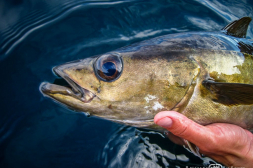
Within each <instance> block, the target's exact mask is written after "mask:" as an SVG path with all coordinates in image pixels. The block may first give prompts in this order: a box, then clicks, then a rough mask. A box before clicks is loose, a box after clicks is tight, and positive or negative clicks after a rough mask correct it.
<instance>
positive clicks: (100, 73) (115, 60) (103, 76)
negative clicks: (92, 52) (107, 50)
mask: <svg viewBox="0 0 253 168" xmlns="http://www.w3.org/2000/svg"><path fill="white" fill-rule="evenodd" d="M122 69H123V62H122V60H121V57H120V56H119V55H118V54H115V53H113V54H106V55H102V56H100V57H99V58H98V59H97V60H96V61H95V63H94V71H95V74H96V76H97V78H98V79H100V80H102V81H105V82H112V81H115V80H117V79H118V78H119V77H120V75H121V73H122Z"/></svg>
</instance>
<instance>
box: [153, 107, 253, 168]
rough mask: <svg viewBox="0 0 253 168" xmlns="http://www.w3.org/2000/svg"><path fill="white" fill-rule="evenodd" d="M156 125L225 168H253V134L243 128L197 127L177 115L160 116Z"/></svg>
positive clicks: (225, 125)
mask: <svg viewBox="0 0 253 168" xmlns="http://www.w3.org/2000/svg"><path fill="white" fill-rule="evenodd" d="M154 122H155V123H156V124H157V125H159V126H161V127H163V128H165V129H167V130H168V131H169V132H170V133H172V134H173V135H172V134H169V135H168V137H169V138H170V139H171V140H172V141H173V142H175V143H177V144H181V145H183V144H184V141H183V140H182V139H186V140H188V141H189V142H191V143H193V144H195V145H196V146H197V147H199V152H200V153H201V154H204V155H205V156H208V157H210V158H212V159H214V160H215V161H217V162H219V163H222V164H224V165H225V166H235V167H246V168H248V167H252V165H253V134H252V133H251V132H250V131H248V130H245V129H243V128H241V127H239V126H236V125H232V124H226V123H214V124H210V125H206V126H202V125H199V124H197V123H196V122H194V121H192V120H190V119H188V118H187V117H185V116H184V115H182V114H180V113H178V112H175V111H163V112H160V113H158V114H157V115H156V116H155V118H154Z"/></svg>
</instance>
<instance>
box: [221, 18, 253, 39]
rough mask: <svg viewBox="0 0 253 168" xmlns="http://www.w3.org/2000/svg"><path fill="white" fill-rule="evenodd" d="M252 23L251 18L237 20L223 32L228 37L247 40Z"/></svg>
mask: <svg viewBox="0 0 253 168" xmlns="http://www.w3.org/2000/svg"><path fill="white" fill-rule="evenodd" d="M250 21H251V18H250V17H243V18H241V19H239V20H235V21H233V22H231V23H229V24H228V25H227V26H225V27H224V28H223V29H221V30H225V33H226V34H228V35H231V36H234V37H239V38H245V37H246V34H247V29H248V26H249V23H250Z"/></svg>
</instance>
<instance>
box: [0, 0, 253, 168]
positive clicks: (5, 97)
mask: <svg viewBox="0 0 253 168" xmlns="http://www.w3.org/2000/svg"><path fill="white" fill-rule="evenodd" d="M252 7H253V3H252V1H250V0H231V1H226V0H195V1H189V0H129V1H112V0H107V1H106V0H104V1H95V0H90V1H85V0H26V1H24V0H0V77H1V82H0V89H1V93H0V107H1V110H0V167H4V168H19V167H22V168H23V167H25V168H29V167H39V168H40V167H41V168H45V167H47V168H50V167H54V168H55V167H61V168H65V167H66V168H70V167H150V168H151V167H152V168H153V167H186V166H208V165H209V164H210V163H214V161H212V160H211V159H209V158H207V157H204V158H202V159H200V158H198V157H196V156H194V155H193V154H191V153H190V152H188V151H187V150H186V149H184V148H183V147H181V146H178V145H175V144H173V143H172V142H171V141H170V140H169V139H167V138H165V136H164V135H163V134H161V133H157V132H153V131H148V130H142V129H136V128H134V127H129V126H124V125H120V124H116V123H112V122H110V121H106V120H103V119H99V118H96V117H87V116H86V115H85V114H84V113H77V112H74V111H72V110H69V109H66V108H65V107H63V106H61V105H59V104H57V103H55V102H53V101H52V100H51V99H48V98H45V97H43V95H42V94H41V93H40V91H39V85H40V83H41V82H44V81H48V82H53V81H54V79H55V76H54V74H53V73H52V68H53V67H54V66H56V65H59V64H62V63H65V62H67V61H72V60H76V59H82V58H86V57H89V56H92V55H96V54H102V53H105V52H108V51H111V50H114V49H117V48H119V47H123V46H126V45H129V44H133V43H134V42H138V41H142V40H145V39H149V38H152V37H157V36H160V35H165V34H171V33H179V32H189V31H219V30H220V29H221V28H222V27H224V26H225V25H226V24H228V23H229V22H231V21H233V20H235V19H238V18H240V17H244V16H250V17H252V16H253V9H252ZM252 24H253V23H251V24H250V27H249V30H248V35H247V38H248V39H250V38H252V37H253V34H252V33H253V32H252V31H253V29H252ZM207 143H208V142H207Z"/></svg>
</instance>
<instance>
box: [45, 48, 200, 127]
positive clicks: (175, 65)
mask: <svg viewBox="0 0 253 168" xmlns="http://www.w3.org/2000/svg"><path fill="white" fill-rule="evenodd" d="M157 51H161V50H157ZM183 55H184V54H183V53H181V55H178V53H177V54H175V53H174V54H173V53H170V54H168V53H164V52H161V53H160V52H155V53H154V52H153V50H150V51H146V50H145V52H144V51H140V52H122V51H121V52H120V51H119V52H110V53H106V54H102V55H98V56H94V57H90V58H86V59H82V60H78V61H74V62H69V63H66V64H63V65H60V66H57V67H55V68H53V71H54V72H55V74H57V75H58V76H60V77H62V78H63V79H64V80H66V81H67V83H68V86H60V85H56V84H50V83H45V82H44V83H42V84H41V86H40V90H41V92H42V93H43V94H44V95H46V96H48V97H50V98H53V99H54V100H56V101H57V102H60V103H62V104H64V105H67V106H68V107H70V108H71V109H74V110H77V111H81V112H89V113H90V114H91V115H95V116H98V117H102V118H105V119H109V120H112V121H115V122H119V123H124V124H127V125H131V126H137V127H152V126H153V125H154V123H153V118H154V116H155V114H157V113H158V112H159V111H162V110H170V109H172V108H173V107H175V105H176V104H178V103H179V102H180V100H182V99H183V97H184V96H185V94H186V93H187V90H188V89H189V87H190V85H191V83H192V80H193V78H194V75H196V73H195V72H196V71H197V67H196V65H195V63H194V62H193V61H192V60H190V59H189V58H188V57H185V56H183Z"/></svg>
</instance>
